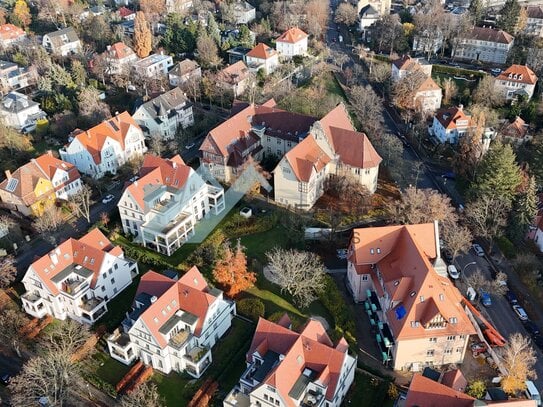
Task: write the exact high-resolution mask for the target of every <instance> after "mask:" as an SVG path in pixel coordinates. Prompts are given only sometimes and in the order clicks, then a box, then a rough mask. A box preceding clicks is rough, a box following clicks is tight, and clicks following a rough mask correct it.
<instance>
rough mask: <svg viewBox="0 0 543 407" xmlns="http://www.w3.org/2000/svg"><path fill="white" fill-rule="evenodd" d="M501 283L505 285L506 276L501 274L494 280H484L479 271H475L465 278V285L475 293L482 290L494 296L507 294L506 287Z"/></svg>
mask: <svg viewBox="0 0 543 407" xmlns="http://www.w3.org/2000/svg"><path fill="white" fill-rule="evenodd" d="M501 282H505V283H507V274H505V273H502V272H500V273H498V274H497V275H496V278H495V279H488V278H486V277H485V275H484V274H483V272H482V271H481V270H476V271H474V272H473V273H471V274H470V275H469V276H468V277H466V283H467V284H468V286H470V287H472V288H473V289H474V290H475V291H477V292H480V291H481V290H484V291H486V292H487V293H492V294H494V295H504V294H505V293H506V292H507V285H506V284H503V283H501Z"/></svg>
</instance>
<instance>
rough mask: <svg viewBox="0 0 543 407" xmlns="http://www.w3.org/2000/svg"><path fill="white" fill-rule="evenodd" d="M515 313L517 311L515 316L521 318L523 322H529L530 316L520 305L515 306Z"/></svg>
mask: <svg viewBox="0 0 543 407" xmlns="http://www.w3.org/2000/svg"><path fill="white" fill-rule="evenodd" d="M513 311H515V314H517V316H518V317H519V318H520V320H521V321H527V320H528V314H527V313H526V311H524V308H522V307H521V306H520V305H513Z"/></svg>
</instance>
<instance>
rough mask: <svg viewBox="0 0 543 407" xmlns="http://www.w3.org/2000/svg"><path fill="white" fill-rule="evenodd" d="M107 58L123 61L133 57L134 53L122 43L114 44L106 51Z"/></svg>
mask: <svg viewBox="0 0 543 407" xmlns="http://www.w3.org/2000/svg"><path fill="white" fill-rule="evenodd" d="M106 52H107V54H108V56H109V57H111V58H114V59H124V58H127V57H129V56H131V55H134V51H133V50H132V48H130V47H129V46H128V45H126V44H125V43H124V42H116V43H115V44H113V45H112V46H111V47H110V48H109V49H108V50H107V51H106Z"/></svg>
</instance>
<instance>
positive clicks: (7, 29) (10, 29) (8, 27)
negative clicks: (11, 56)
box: [0, 24, 26, 41]
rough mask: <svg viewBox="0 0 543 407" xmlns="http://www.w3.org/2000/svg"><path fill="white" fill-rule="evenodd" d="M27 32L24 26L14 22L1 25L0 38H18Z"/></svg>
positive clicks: (7, 39) (4, 39) (6, 39)
mask: <svg viewBox="0 0 543 407" xmlns="http://www.w3.org/2000/svg"><path fill="white" fill-rule="evenodd" d="M25 35H26V33H25V32H24V30H23V29H22V28H19V27H17V26H15V25H13V24H2V25H0V39H2V41H9V40H16V39H18V38H19V37H24V36H25Z"/></svg>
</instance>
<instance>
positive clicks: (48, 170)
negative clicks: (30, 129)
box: [35, 152, 81, 190]
mask: <svg viewBox="0 0 543 407" xmlns="http://www.w3.org/2000/svg"><path fill="white" fill-rule="evenodd" d="M35 162H36V164H37V165H38V167H39V168H40V169H41V170H42V172H43V173H44V174H45V175H46V176H47V178H48V179H49V181H52V180H53V177H54V176H55V173H56V172H57V170H61V171H66V172H67V173H68V181H65V182H63V183H62V184H60V185H57V186H56V187H55V190H59V189H61V188H63V187H64V186H65V185H67V184H70V183H72V182H74V181H75V180H77V179H79V178H81V175H80V174H79V171H78V170H77V167H76V166H75V165H73V164H72V163H68V162H66V161H62V160H60V159H58V158H56V157H55V156H53V154H52V153H51V152H49V153H46V154H42V155H41V156H39V157H38V158H36V159H35Z"/></svg>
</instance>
